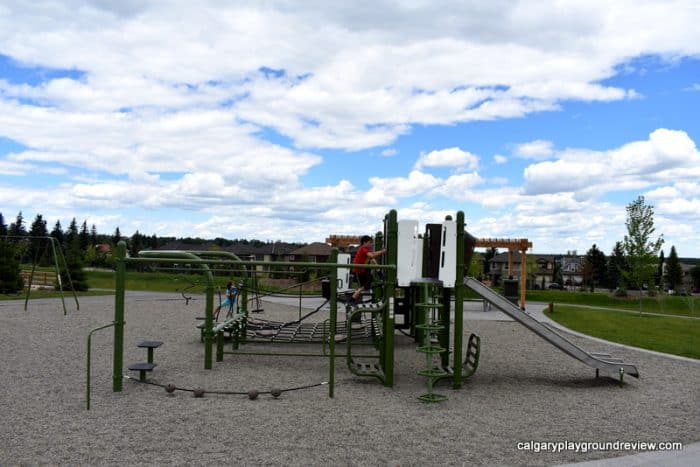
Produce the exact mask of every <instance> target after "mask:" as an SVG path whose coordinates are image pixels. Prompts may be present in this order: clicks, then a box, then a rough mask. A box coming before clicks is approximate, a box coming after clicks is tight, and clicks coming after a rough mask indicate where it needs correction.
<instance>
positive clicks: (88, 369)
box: [85, 321, 117, 410]
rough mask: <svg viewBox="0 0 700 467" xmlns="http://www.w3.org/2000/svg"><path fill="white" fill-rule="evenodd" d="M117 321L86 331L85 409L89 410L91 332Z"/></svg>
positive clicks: (114, 323) (112, 324)
mask: <svg viewBox="0 0 700 467" xmlns="http://www.w3.org/2000/svg"><path fill="white" fill-rule="evenodd" d="M116 324H117V322H116V321H112V322H111V323H109V324H105V325H104V326H100V327H99V328H95V329H93V330H92V331H90V332H89V333H88V338H87V378H86V383H87V387H86V388H85V404H86V409H87V410H90V348H91V339H92V334H93V333H95V332H97V331H100V330H102V329H107V328H111V327H112V326H116Z"/></svg>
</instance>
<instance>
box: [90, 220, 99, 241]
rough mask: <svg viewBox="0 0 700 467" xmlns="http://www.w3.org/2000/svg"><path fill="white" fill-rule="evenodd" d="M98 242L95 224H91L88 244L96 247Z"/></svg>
mask: <svg viewBox="0 0 700 467" xmlns="http://www.w3.org/2000/svg"><path fill="white" fill-rule="evenodd" d="M98 243H99V242H98V241H97V227H95V224H92V228H90V244H91V245H92V246H95V245H97V244H98Z"/></svg>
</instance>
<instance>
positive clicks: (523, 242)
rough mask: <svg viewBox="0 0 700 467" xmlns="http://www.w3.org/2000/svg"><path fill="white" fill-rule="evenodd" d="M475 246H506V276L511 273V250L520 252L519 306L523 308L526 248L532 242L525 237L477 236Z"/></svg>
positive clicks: (525, 282) (525, 279)
mask: <svg viewBox="0 0 700 467" xmlns="http://www.w3.org/2000/svg"><path fill="white" fill-rule="evenodd" d="M476 247H485V248H507V249H508V276H512V275H513V252H514V251H519V252H520V308H522V309H523V310H524V309H525V290H526V286H527V262H526V258H527V250H528V248H532V242H531V241H529V240H528V239H527V238H477V239H476Z"/></svg>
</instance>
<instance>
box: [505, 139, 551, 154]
mask: <svg viewBox="0 0 700 467" xmlns="http://www.w3.org/2000/svg"><path fill="white" fill-rule="evenodd" d="M514 153H515V155H516V156H519V157H522V158H524V159H546V158H549V157H551V156H552V155H553V154H554V145H553V144H552V142H551V141H545V140H541V139H537V140H535V141H530V142H529V143H521V144H518V145H516V146H515V151H514Z"/></svg>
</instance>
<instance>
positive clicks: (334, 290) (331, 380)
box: [328, 248, 338, 397]
mask: <svg viewBox="0 0 700 467" xmlns="http://www.w3.org/2000/svg"><path fill="white" fill-rule="evenodd" d="M330 262H331V264H334V265H335V264H337V263H338V249H337V248H333V249H331V258H330ZM330 282H331V283H330V286H331V316H330V331H329V332H328V336H329V340H328V347H329V354H330V362H329V365H328V397H333V392H334V390H335V332H336V326H337V325H338V301H337V300H336V299H337V297H338V268H337V267H331V277H330Z"/></svg>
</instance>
